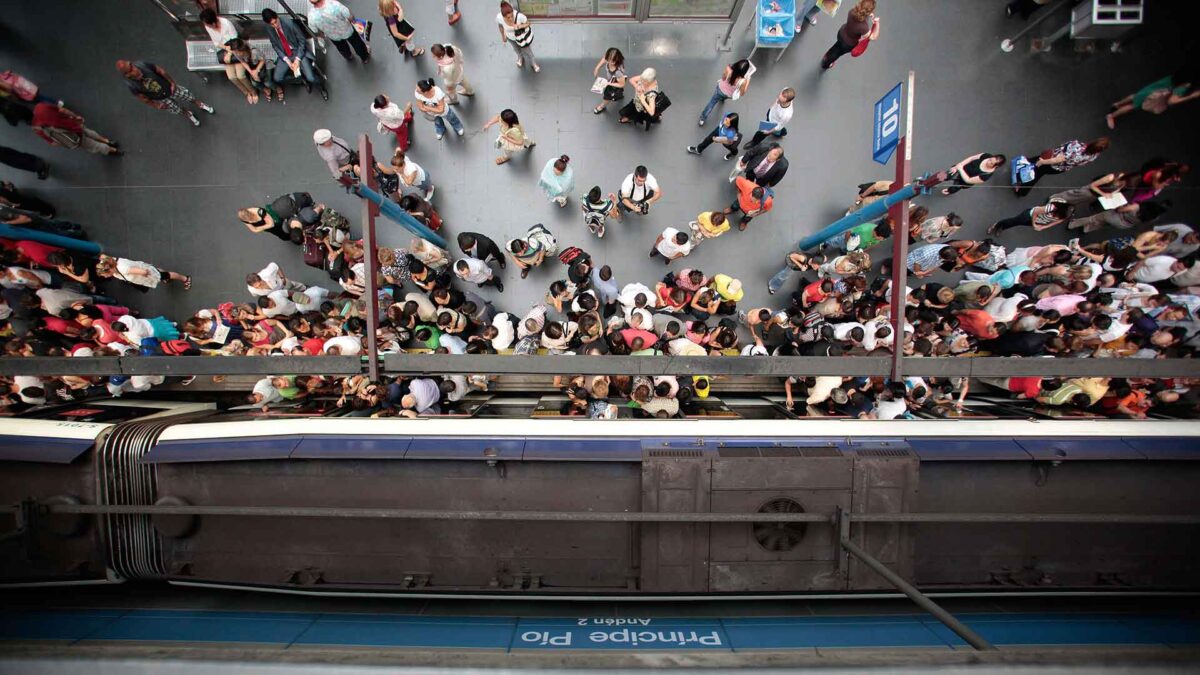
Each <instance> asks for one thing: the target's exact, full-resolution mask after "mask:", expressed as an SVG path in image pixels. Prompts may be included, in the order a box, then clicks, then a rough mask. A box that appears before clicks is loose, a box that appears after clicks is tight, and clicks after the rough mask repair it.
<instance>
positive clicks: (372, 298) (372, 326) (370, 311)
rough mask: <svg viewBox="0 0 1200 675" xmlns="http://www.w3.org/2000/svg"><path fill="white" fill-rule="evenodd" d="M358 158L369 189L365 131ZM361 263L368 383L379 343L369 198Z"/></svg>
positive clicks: (373, 211) (375, 376) (370, 162)
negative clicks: (364, 285) (377, 339)
mask: <svg viewBox="0 0 1200 675" xmlns="http://www.w3.org/2000/svg"><path fill="white" fill-rule="evenodd" d="M358 157H359V161H360V166H361V167H362V174H363V175H362V176H361V180H362V181H363V182H364V183H365V184H366V185H367V187H369V188H371V189H377V188H378V187H379V186H378V185H377V184H376V182H375V172H374V171H372V167H374V166H375V156H374V154H373V153H372V151H371V139H369V138H367V135H366V134H362V135H361V136H359V137H358ZM362 208H363V212H362V213H363V225H362V233H363V262H364V263H365V264H366V268H367V272H366V276H367V284H366V287H367V288H366V291H365V292H364V295H365V296H366V300H367V336H366V339H367V373H368V376H369V377H370V378H371V381H372V382H378V381H379V345H378V342H377V341H376V339H375V335H376V333H377V331H378V330H379V284H378V283H377V281H376V275H377V274H378V273H379V256H378V255H377V253H376V245H375V217H376V216H378V215H379V207H378V206H377V205H375V203H373V202H371V201H370V200H367V199H364V200H363V207H362Z"/></svg>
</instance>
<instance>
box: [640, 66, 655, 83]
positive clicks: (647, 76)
mask: <svg viewBox="0 0 1200 675" xmlns="http://www.w3.org/2000/svg"><path fill="white" fill-rule="evenodd" d="M641 79H642V82H656V81H657V80H658V71H657V70H655V69H653V68H647V69H645V70H643V71H642V74H641Z"/></svg>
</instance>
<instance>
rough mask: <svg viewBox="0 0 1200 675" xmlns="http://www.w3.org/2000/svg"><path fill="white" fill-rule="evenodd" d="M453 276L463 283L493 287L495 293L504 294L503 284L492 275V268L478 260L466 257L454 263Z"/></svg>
mask: <svg viewBox="0 0 1200 675" xmlns="http://www.w3.org/2000/svg"><path fill="white" fill-rule="evenodd" d="M454 274H455V276H457V277H458V278H459V279H462V280H463V281H469V282H471V283H473V284H475V285H476V286H478V287H480V288H483V287H484V286H495V287H496V290H497V291H500V292H501V293H503V292H504V284H503V283H501V282H500V280H499V279H497V278H496V277H495V275H494V274H493V273H492V268H491V267H489V266H488V264H487V263H485V262H484V261H482V260H480V259H479V258H472V257H470V256H467V257H465V258H459V259H458V260H456V261H455V262H454Z"/></svg>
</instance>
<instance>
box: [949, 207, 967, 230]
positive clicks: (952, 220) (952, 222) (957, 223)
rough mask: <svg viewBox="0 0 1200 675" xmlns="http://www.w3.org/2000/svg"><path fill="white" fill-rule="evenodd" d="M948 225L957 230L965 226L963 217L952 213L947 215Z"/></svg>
mask: <svg viewBox="0 0 1200 675" xmlns="http://www.w3.org/2000/svg"><path fill="white" fill-rule="evenodd" d="M946 224H947V225H949V226H950V227H952V228H954V229H956V230H957V229H958V228H960V227H962V225H963V219H962V216H960V215H958V214H957V213H955V212H953V211H951V212H950V213H947V214H946Z"/></svg>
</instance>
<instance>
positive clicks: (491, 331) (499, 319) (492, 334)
mask: <svg viewBox="0 0 1200 675" xmlns="http://www.w3.org/2000/svg"><path fill="white" fill-rule="evenodd" d="M513 322H514V318H513V316H512V315H511V314H509V313H508V312H500V313H499V314H497V315H496V316H495V317H493V318H492V325H491V326H489V327H488V328H485V329H484V330H483V337H484V338H485V339H487V340H489V341H490V342H491V343H492V349H495V350H496V351H497V352H500V351H504V350H505V349H508V348H509V347H511V346H512V343H513V340H515V339H516V330H515V329H514V328H513Z"/></svg>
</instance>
